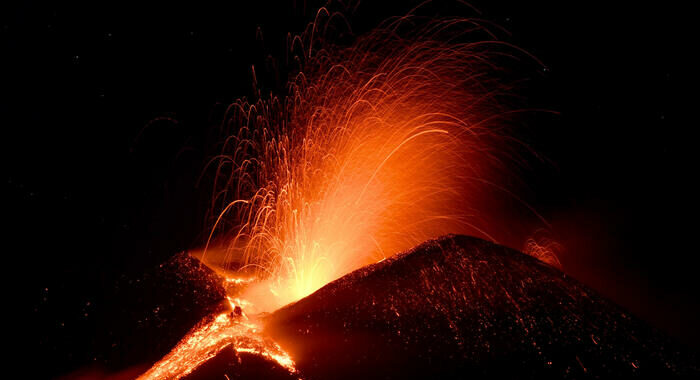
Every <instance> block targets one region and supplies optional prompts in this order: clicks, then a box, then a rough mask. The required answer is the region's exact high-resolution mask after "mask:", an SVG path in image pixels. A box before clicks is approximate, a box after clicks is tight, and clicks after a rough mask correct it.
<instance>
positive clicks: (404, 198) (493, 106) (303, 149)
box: [142, 8, 523, 379]
mask: <svg viewBox="0 0 700 380" xmlns="http://www.w3.org/2000/svg"><path fill="white" fill-rule="evenodd" d="M341 19H342V18H340V17H337V14H331V13H330V12H329V11H328V10H326V9H325V8H321V9H320V10H319V12H318V14H317V16H316V19H315V20H314V22H312V23H311V24H309V26H308V28H307V30H306V31H305V33H303V34H301V35H300V36H296V37H294V38H291V37H290V38H289V54H290V56H293V57H294V62H297V63H298V66H299V67H298V69H297V70H296V74H293V75H292V76H291V77H290V80H289V82H288V85H287V88H286V91H287V92H286V94H285V95H284V96H274V95H269V96H264V95H263V94H262V92H260V91H258V93H257V94H256V100H255V101H248V100H246V99H239V100H238V101H236V102H234V103H233V104H232V105H231V106H230V107H229V108H228V110H227V112H226V116H225V117H224V121H223V123H222V125H221V130H222V131H223V133H224V135H225V136H226V137H225V138H224V139H223V141H222V143H221V146H220V150H219V154H218V155H217V156H216V157H215V158H214V159H213V160H212V161H211V162H210V163H209V164H208V165H207V167H208V169H207V170H208V172H209V173H212V174H211V175H212V177H213V180H212V182H213V196H212V202H211V205H210V207H211V210H212V215H214V216H213V218H212V227H211V232H210V234H209V239H208V240H207V242H206V247H205V249H204V253H203V254H202V255H201V260H202V261H203V262H204V263H205V264H207V265H209V266H210V267H212V268H214V269H215V270H217V271H219V273H231V271H238V273H239V274H241V275H245V276H246V277H247V278H255V279H256V281H255V282H253V283H250V284H247V285H246V287H245V289H244V290H243V291H242V293H241V295H240V297H241V298H242V299H245V300H247V301H248V304H247V305H245V306H246V307H244V310H245V311H246V313H249V314H250V315H255V314H257V313H260V312H270V311H274V310H276V309H278V308H279V307H281V306H284V305H286V304H289V303H291V302H295V301H297V300H299V299H301V298H303V297H305V296H307V295H309V294H311V293H312V292H314V291H316V290H318V289H319V288H321V287H322V286H324V285H325V284H327V283H329V282H331V281H333V280H335V279H337V278H339V277H341V276H343V275H344V274H346V273H349V272H351V271H353V270H355V269H358V268H360V267H363V266H365V265H368V264H371V263H375V262H377V261H380V260H383V259H384V258H387V257H390V256H392V255H394V254H396V253H398V252H401V251H404V250H407V249H409V248H411V247H413V246H414V245H416V244H417V243H420V242H423V241H425V240H427V239H430V238H433V237H436V236H440V235H445V234H448V233H462V234H470V235H476V236H481V237H484V238H487V239H489V240H494V239H493V238H492V237H491V235H490V234H489V230H491V229H492V228H493V227H494V226H492V225H490V224H491V223H492V221H491V219H490V218H489V214H490V212H491V208H492V206H493V205H494V202H497V201H498V200H497V197H496V196H494V194H495V193H500V194H503V193H509V191H508V189H507V186H505V185H503V184H499V178H501V177H499V175H497V174H498V173H499V171H503V168H504V167H506V166H507V165H506V164H505V163H507V162H511V161H513V160H515V159H516V157H514V156H513V155H512V153H509V150H508V149H506V148H507V146H508V145H509V143H512V141H513V139H512V138H511V137H509V131H508V128H507V123H505V122H504V120H506V119H507V117H508V115H509V114H510V113H509V112H508V111H507V109H506V108H505V107H504V106H502V104H503V99H504V98H508V97H509V96H510V89H511V87H510V85H508V84H507V81H505V80H503V75H502V74H503V72H504V71H505V70H504V69H503V68H502V66H501V65H502V64H503V63H504V62H508V61H513V60H516V59H515V58H514V57H515V56H518V55H523V54H520V53H519V52H518V51H517V49H515V48H513V47H512V46H509V45H507V44H505V43H503V42H500V41H498V40H497V39H496V38H495V37H494V36H493V35H492V34H491V33H490V32H489V31H488V29H487V28H485V27H484V26H483V25H482V24H481V23H480V22H477V21H475V20H470V19H465V18H444V19H439V20H427V21H426V20H424V19H419V18H416V17H413V16H405V17H400V18H394V19H390V20H388V21H386V22H385V23H383V24H381V25H380V27H378V28H377V29H375V30H374V31H372V32H371V33H369V34H367V35H364V36H359V37H356V39H355V42H353V43H352V44H351V45H348V46H340V45H334V44H333V40H332V36H329V34H330V33H331V32H332V31H333V30H337V29H338V28H342V26H343V25H345V24H344V23H343V22H342V21H339V20H341ZM232 281H234V280H232ZM260 328H261V326H260V324H259V323H257V322H255V321H253V320H251V321H246V322H245V323H243V322H241V321H232V320H231V319H230V317H229V316H228V314H227V313H224V314H221V315H218V316H215V317H213V318H212V319H211V320H210V321H208V322H203V323H202V324H201V325H199V326H198V327H195V328H194V329H193V330H192V331H191V332H190V333H189V334H188V335H187V336H186V337H185V338H184V339H183V340H182V341H181V342H180V343H179V344H178V345H177V346H176V347H175V348H174V350H173V351H172V352H171V353H170V354H169V355H168V356H166V357H165V358H164V359H163V360H162V361H160V362H158V363H156V364H155V365H154V367H153V368H152V369H151V370H150V371H149V372H147V373H146V374H144V375H143V376H142V378H143V379H156V378H169V379H176V378H180V377H182V376H184V375H186V374H187V373H190V372H191V371H193V370H194V369H195V368H196V367H197V366H199V365H200V364H201V363H203V362H204V361H206V360H208V359H209V358H212V357H213V356H215V355H216V354H217V353H218V352H220V351H221V350H222V349H223V348H224V347H226V346H228V345H233V347H234V348H235V349H236V350H237V351H244V352H257V353H259V354H261V355H263V356H266V357H268V358H270V359H272V360H275V361H277V362H278V363H279V364H281V365H282V366H284V367H286V368H288V369H289V370H290V371H294V363H293V360H292V358H290V357H289V356H288V355H287V354H286V353H284V351H283V350H282V349H281V348H280V347H279V346H278V345H277V344H276V343H274V342H271V341H266V340H265V339H264V338H263V336H262V335H260Z"/></svg>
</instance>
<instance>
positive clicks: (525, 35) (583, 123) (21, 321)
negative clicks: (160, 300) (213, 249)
mask: <svg viewBox="0 0 700 380" xmlns="http://www.w3.org/2000/svg"><path fill="white" fill-rule="evenodd" d="M282 3H283V2H282V1H268V0H257V1H250V2H243V1H228V2H223V3H220V4H210V3H208V2H191V3H189V4H184V5H176V4H175V3H174V2H163V3H161V4H156V3H151V4H149V5H145V4H141V3H134V4H127V3H126V2H111V3H109V4H100V5H97V4H95V2H86V3H73V2H71V4H70V5H67V4H60V5H59V4H51V3H49V4H44V3H38V2H34V1H23V2H21V4H9V3H3V5H2V6H0V18H1V20H2V22H1V23H0V27H1V28H2V29H1V30H0V49H1V50H0V57H2V58H1V63H0V67H2V80H0V126H1V128H2V136H3V137H2V154H3V165H2V166H3V171H2V178H1V180H2V183H3V187H4V189H5V190H4V191H3V193H4V194H5V195H4V196H3V200H4V202H3V208H2V210H3V216H4V220H5V223H6V227H5V228H4V231H5V233H4V234H3V235H4V236H5V238H4V239H3V240H4V241H6V242H9V247H7V246H6V247H4V249H3V252H4V254H5V257H6V258H8V260H6V261H5V273H7V274H9V275H5V276H3V277H4V279H5V281H7V283H8V285H6V286H5V294H7V295H8V296H9V299H10V301H11V302H12V305H17V306H16V307H14V306H13V307H9V306H7V307H5V308H3V309H4V312H5V314H8V315H9V316H10V318H11V319H12V320H13V321H14V320H16V321H17V323H18V325H17V326H18V328H10V330H11V333H12V334H11V335H12V338H13V339H15V333H16V334H17V337H16V338H20V339H21V341H22V342H23V344H25V345H26V347H24V346H21V347H23V348H21V349H18V350H16V353H17V354H19V355H18V356H23V354H26V353H28V352H31V353H35V356H34V357H37V358H42V359H41V362H42V363H43V364H42V365H43V366H44V367H45V368H44V369H42V370H41V371H40V372H38V373H39V374H40V376H55V375H59V374H62V373H65V372H68V371H71V370H73V369H75V368H78V367H81V366H83V365H85V364H86V363H89V362H90V361H93V360H95V358H97V360H99V358H100V357H101V356H100V355H101V354H100V353H97V352H93V351H94V349H93V347H95V346H94V345H95V342H94V336H95V329H96V328H98V327H97V326H99V325H100V323H99V320H100V319H103V318H109V316H108V315H105V311H104V310H106V309H108V308H107V307H106V306H105V305H109V304H110V294H111V292H112V288H113V286H114V284H115V282H117V281H118V280H119V279H120V278H127V277H128V278H136V277H138V275H139V273H142V272H144V271H146V270H148V269H149V268H152V267H154V266H157V265H158V264H159V263H161V262H163V261H165V260H167V259H168V258H169V257H171V256H172V255H174V254H176V253H177V252H179V251H182V250H186V249H188V248H193V247H196V246H198V245H199V244H200V243H201V239H202V233H203V231H204V223H203V222H204V212H205V211H206V210H205V208H206V207H205V206H204V203H205V202H206V199H207V198H206V194H203V192H202V191H201V188H197V187H196V186H195V185H196V181H197V178H198V175H199V174H200V172H201V170H202V168H203V165H204V163H205V160H206V159H207V157H209V155H210V154H211V153H212V151H211V149H210V147H209V143H210V142H211V129H212V126H213V125H215V124H216V121H217V120H220V119H218V118H219V117H220V116H221V113H222V112H223V109H224V108H225V106H226V105H227V104H229V103H230V102H232V101H233V100H235V99H236V98H239V97H241V96H250V95H251V94H252V85H251V83H252V75H251V66H252V65H254V66H255V67H256V73H259V75H258V79H259V82H260V86H261V87H262V88H267V89H269V90H278V89H279V88H280V87H281V85H283V83H284V79H285V75H286V73H285V71H284V70H283V69H274V68H273V67H278V66H280V65H276V63H275V62H274V60H273V59H270V58H268V56H271V57H276V58H277V59H279V60H282V61H283V60H284V46H285V38H286V33H287V32H293V33H298V32H300V31H302V29H303V27H304V25H305V24H306V22H308V21H309V20H310V19H311V18H312V15H313V14H314V9H315V6H314V5H313V2H311V1H309V2H306V3H307V4H305V2H303V1H301V0H299V1H296V2H294V1H290V2H288V4H287V5H281V4H282ZM371 3H372V2H369V1H367V2H366V3H363V4H361V5H360V7H358V9H357V11H356V12H355V13H354V14H353V15H351V16H350V20H351V24H352V26H353V29H354V31H355V32H356V33H358V34H361V33H362V32H363V31H367V30H370V29H371V28H372V27H373V26H375V25H376V24H377V23H378V22H379V21H381V20H383V19H385V18H386V17H388V16H393V15H400V14H404V13H405V12H407V11H408V10H409V9H410V8H411V7H412V5H411V4H414V3H417V2H413V1H408V2H407V1H396V2H394V3H396V5H389V4H388V3H389V2H385V1H381V2H379V1H376V2H375V3H381V6H380V5H378V4H371ZM523 3H524V2H518V1H512V2H511V1H502V0H499V1H472V2H471V4H472V5H473V6H474V7H475V8H477V9H479V10H480V11H481V14H477V13H474V12H473V11H472V13H471V14H466V15H467V16H476V17H479V18H482V19H485V20H489V21H492V22H495V23H496V24H498V25H501V26H503V27H504V28H506V29H507V30H508V31H509V32H510V33H511V36H510V37H507V41H508V42H511V43H513V44H515V45H517V46H519V47H521V48H523V49H525V50H526V51H528V52H530V53H532V54H533V55H534V56H536V57H537V58H538V59H539V60H541V61H542V62H543V63H544V64H545V65H546V69H541V70H531V68H527V69H526V68H524V69H523V71H524V76H526V77H527V78H528V81H527V84H526V85H525V86H524V90H523V95H524V97H525V98H526V103H527V104H528V106H531V107H532V108H540V109H547V110H552V111H555V112H556V113H558V114H552V113H543V114H541V115H537V116H535V117H532V118H530V119H528V120H526V121H524V122H526V124H527V126H528V128H525V129H526V130H527V131H528V132H527V133H525V134H524V135H523V136H521V137H522V138H523V139H524V141H527V142H528V143H529V144H531V145H532V147H533V148H534V149H535V150H536V151H537V152H538V154H539V156H540V157H542V159H541V160H537V159H533V160H532V162H528V165H527V166H529V167H530V170H526V171H524V172H523V174H522V180H523V182H525V183H527V184H528V186H527V188H526V189H523V190H522V194H523V196H524V198H525V199H527V200H528V202H529V203H530V204H531V205H532V206H533V207H534V208H535V209H537V210H538V211H539V212H540V213H541V214H542V215H543V216H544V217H545V218H547V219H548V220H549V221H550V222H551V224H552V230H551V235H552V237H553V238H554V239H555V240H557V241H559V242H560V243H561V244H563V246H564V247H565V251H564V252H563V253H562V254H561V257H560V260H561V262H562V264H563V267H564V270H565V272H566V273H568V274H570V275H572V276H573V277H575V278H576V279H578V280H580V281H581V282H583V283H584V284H587V285H589V286H590V287H592V288H594V289H596V290H597V291H599V292H600V293H601V294H602V295H604V296H606V297H608V298H610V299H611V300H613V301H615V302H616V303H618V304H620V305H622V306H623V307H625V308H627V309H629V310H630V311H632V312H633V313H634V314H636V315H637V316H639V317H641V318H642V319H644V320H646V321H648V322H649V323H650V324H651V325H653V326H655V327H658V328H659V329H661V330H662V331H665V332H667V333H669V334H670V335H671V336H673V337H675V338H676V339H678V340H679V341H680V342H682V343H683V344H687V345H690V346H691V347H694V348H697V347H698V339H700V332H699V330H700V329H698V327H697V325H696V324H697V320H698V319H700V298H699V297H698V284H697V281H696V280H695V279H696V278H697V273H698V269H697V267H696V266H695V265H694V263H695V262H696V261H697V260H696V256H697V253H696V251H697V249H696V248H694V247H696V246H697V239H696V236H697V232H696V231H695V228H694V225H695V224H696V223H695V222H693V219H694V218H695V217H696V216H697V215H698V213H697V211H698V207H697V206H698V204H697V203H698V202H697V194H698V191H697V190H698V189H697V185H696V184H695V183H694V182H695V176H696V173H697V166H696V162H695V157H694V154H693V153H694V151H695V149H697V148H696V147H695V145H696V144H694V143H693V142H692V141H691V140H692V139H691V133H692V131H693V129H694V126H695V125H696V124H697V121H696V120H693V119H688V118H685V117H684V116H683V110H685V109H687V108H688V107H689V106H690V105H691V104H692V103H693V101H692V98H690V99H689V98H687V97H686V95H685V92H684V91H683V89H684V87H686V86H688V81H689V78H688V77H686V76H684V75H683V74H682V73H681V65H684V64H685V58H684V57H683V56H684V55H686V54H688V51H689V50H692V49H691V48H692V47H694V46H695V44H696V42H697V41H695V42H694V43H691V40H693V38H692V37H691V36H692V34H690V33H688V32H687V31H686V30H683V29H685V28H688V27H687V26H686V25H687V24H686V23H685V22H683V21H681V20H682V19H683V18H684V17H685V16H684V14H687V12H688V10H686V9H680V7H678V8H674V6H673V5H671V4H670V2H664V3H661V4H656V5H654V6H652V5H642V4H639V3H638V2H631V1H630V2H627V1H625V2H616V3H617V5H611V4H610V2H604V1H597V0H596V1H593V2H585V3H570V2H561V1H549V0H547V1H539V2H534V3H532V2H527V3H529V4H523ZM449 4H450V2H441V1H438V2H436V3H435V4H433V6H432V9H434V10H435V12H436V13H437V14H453V13H454V9H462V10H464V9H465V8H464V7H454V6H452V5H449ZM464 13H465V12H462V14H464ZM258 27H259V28H260V30H261V31H262V35H263V39H262V41H261V40H260V39H256V29H257V28H258ZM277 63H279V62H277Z"/></svg>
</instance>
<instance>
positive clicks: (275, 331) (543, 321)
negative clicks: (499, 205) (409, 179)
mask: <svg viewBox="0 0 700 380" xmlns="http://www.w3.org/2000/svg"><path fill="white" fill-rule="evenodd" d="M266 331H267V332H268V333H269V334H270V335H271V336H272V337H273V338H274V339H275V340H276V341H277V342H278V343H280V344H281V346H282V347H283V348H284V349H285V350H287V352H289V353H290V354H291V356H292V357H293V358H294V360H295V361H296V364H297V369H298V370H299V371H300V373H301V375H302V376H303V377H304V378H308V379H330V378H334V379H336V378H347V379H350V378H383V379H385V378H417V377H427V378H456V377H459V378H473V377H475V378H484V377H489V378H494V377H495V378H531V379H534V378H537V379H542V378H567V379H574V378H588V377H598V378H620V377H623V378H626V377H638V378H639V377H641V378H651V377H654V378H668V377H672V376H673V377H677V376H683V377H685V376H693V377H694V376H698V374H699V372H698V366H697V359H696V356H695V354H693V353H691V352H689V351H687V350H685V349H684V348H683V347H681V346H678V345H676V344H675V343H674V342H672V341H670V340H669V339H668V338H666V337H665V336H664V335H663V334H661V333H660V332H658V331H656V330H655V329H653V328H651V327H649V326H647V325H646V324H644V323H643V322H641V321H640V320H638V319H636V318H635V317H633V316H631V315H629V314H628V313H627V312H626V311H624V310H623V309H621V308H620V307H618V306H617V305H615V304H613V303H611V302H609V301H607V300H605V299H603V298H601V297H600V296H598V295H597V294H595V292H593V291H591V290H590V289H588V288H586V287H585V286H583V285H581V284H580V283H578V282H577V281H575V280H574V279H572V278H570V277H568V276H566V275H565V274H563V273H562V272H560V271H558V270H556V269H554V268H552V267H550V266H548V265H546V264H543V263H541V262H539V261H537V260H536V259H534V258H532V257H530V256H527V255H525V254H522V253H520V252H517V251H515V250H512V249H509V248H506V247H503V246H499V245H496V244H493V243H490V242H487V241H484V240H481V239H477V238H473V237H467V236H454V235H451V236H445V237H442V238H439V239H437V240H432V241H428V242H426V243H423V244H421V245H419V246H417V247H415V248H413V249H412V250H410V251H407V252H404V253H402V254H399V255H396V256H394V257H392V258H390V259H387V260H385V261H382V262H380V263H377V264H374V265H371V266H368V267H365V268H362V269H360V270H357V271H355V272H353V273H350V274H348V275H346V276H344V277H342V278H340V279H338V280H336V281H334V282H332V283H330V284H328V285H327V286H325V287H323V288H322V289H320V290H318V291H317V292H315V293H314V294H312V295H310V296H309V297H307V298H304V299H302V300H300V301H298V302H296V303H294V304H291V305H288V306H286V307H284V308H282V309H280V310H278V311H276V312H274V313H272V314H271V315H270V316H268V318H267V325H266Z"/></svg>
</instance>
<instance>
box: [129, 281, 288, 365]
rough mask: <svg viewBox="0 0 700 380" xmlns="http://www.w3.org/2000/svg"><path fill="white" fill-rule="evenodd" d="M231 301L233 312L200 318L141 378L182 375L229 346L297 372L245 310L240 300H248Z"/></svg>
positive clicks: (256, 321) (285, 355)
mask: <svg viewBox="0 0 700 380" xmlns="http://www.w3.org/2000/svg"><path fill="white" fill-rule="evenodd" d="M231 281H236V279H232V280H231ZM228 301H229V303H230V305H231V311H230V312H224V313H221V314H218V315H216V316H211V317H210V318H208V319H205V320H203V321H202V322H200V323H199V325H197V326H195V327H194V328H193V329H192V330H191V331H190V332H189V333H188V334H187V336H185V338H184V339H182V341H180V343H178V345H177V346H176V347H175V348H174V349H173V350H172V351H171V352H170V353H169V354H168V355H166V356H165V357H164V358H163V359H162V360H160V361H159V362H158V363H156V364H155V365H154V366H153V367H151V369H150V370H148V372H146V373H144V374H143V375H141V376H140V377H139V379H179V378H181V377H183V376H186V375H188V374H189V373H191V372H192V371H194V370H195V369H196V368H197V367H199V366H200V365H201V364H202V363H204V362H206V361H207V360H209V359H211V358H213V357H214V356H216V355H217V354H218V353H219V352H221V350H223V349H225V348H226V347H229V346H232V347H233V348H234V349H235V350H236V352H247V353H253V354H258V355H261V356H263V357H265V358H267V359H270V360H273V361H275V362H277V363H278V364H279V365H281V366H282V367H284V368H286V369H287V370H289V371H290V372H291V373H294V372H296V369H295V368H294V361H293V360H292V359H291V358H290V357H289V355H288V354H287V353H286V352H284V350H282V348H281V347H280V346H279V345H278V344H277V343H275V342H274V341H272V340H271V339H270V338H267V337H265V336H264V335H263V334H262V333H261V331H262V326H261V323H260V321H259V320H258V319H257V318H256V317H249V316H247V315H246V314H245V313H243V311H242V309H241V307H240V304H245V301H242V300H233V299H230V298H229V300H228Z"/></svg>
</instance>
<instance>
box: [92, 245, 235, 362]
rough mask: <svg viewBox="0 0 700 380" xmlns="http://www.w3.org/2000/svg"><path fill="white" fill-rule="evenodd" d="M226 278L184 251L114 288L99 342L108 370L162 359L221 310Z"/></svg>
mask: <svg viewBox="0 0 700 380" xmlns="http://www.w3.org/2000/svg"><path fill="white" fill-rule="evenodd" d="M222 283H223V281H222V279H221V278H220V277H219V276H218V275H216V274H215V273H214V272H213V271H212V270H211V269H209V268H207V267H206V266H204V265H203V264H202V263H201V262H200V261H199V260H197V259H196V258H194V257H192V256H190V255H189V254H188V253H185V252H182V253H179V254H176V255H174V256H173V257H171V258H170V259H169V260H168V261H166V262H164V263H163V264H161V265H159V266H157V267H155V268H153V269H152V270H150V271H147V272H145V273H143V274H142V275H141V276H139V277H136V278H132V277H123V278H121V279H120V280H119V281H118V282H117V283H116V284H115V285H114V290H113V294H112V295H111V297H112V300H111V302H110V307H111V308H110V309H108V310H104V311H103V313H104V314H105V315H104V316H103V318H102V320H103V321H104V322H103V323H104V325H103V326H101V328H100V329H99V330H98V336H97V337H96V339H97V340H99V341H100V343H101V345H102V346H103V348H102V349H101V350H100V351H101V352H104V353H105V360H104V364H105V365H106V366H107V368H108V369H110V370H116V369H122V368H125V367H128V366H132V365H136V364H144V363H147V364H152V363H154V362H155V361H157V360H160V359H161V358H162V357H163V356H164V355H165V354H167V353H168V352H170V350H171V349H172V348H173V346H175V344H177V342H179V341H180V339H182V337H183V336H184V335H185V334H186V333H187V332H188V331H189V330H190V329H191V328H192V326H194V325H195V324H197V323H198V322H199V321H200V320H202V318H204V317H205V316H207V315H210V314H211V313H213V312H216V311H218V310H221V308H222V306H223V304H222V302H224V300H225V297H226V292H225V290H224V288H223V287H222V286H221V284H222Z"/></svg>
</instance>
